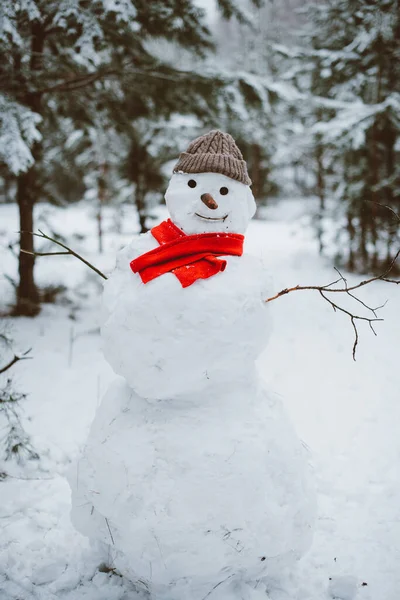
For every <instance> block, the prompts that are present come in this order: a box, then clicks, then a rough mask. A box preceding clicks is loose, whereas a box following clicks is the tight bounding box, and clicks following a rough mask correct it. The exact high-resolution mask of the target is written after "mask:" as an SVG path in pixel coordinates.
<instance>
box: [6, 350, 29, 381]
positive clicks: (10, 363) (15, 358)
mask: <svg viewBox="0 0 400 600" xmlns="http://www.w3.org/2000/svg"><path fill="white" fill-rule="evenodd" d="M31 350H32V348H29V350H27V351H26V352H24V353H23V355H22V356H17V355H16V354H14V358H13V359H12V360H10V362H9V363H8V364H6V365H5V366H4V367H2V368H1V369H0V375H1V374H2V373H5V372H6V371H8V369H11V367H12V366H13V365H15V363H17V362H18V361H19V360H28V359H30V358H32V356H27V354H29V352H30V351H31Z"/></svg>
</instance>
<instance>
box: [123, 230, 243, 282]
mask: <svg viewBox="0 0 400 600" xmlns="http://www.w3.org/2000/svg"><path fill="white" fill-rule="evenodd" d="M151 233H152V235H153V236H154V237H155V238H156V240H157V242H158V243H159V244H160V246H159V247H158V248H154V250H150V252H146V253H145V254H142V255H141V256H139V257H138V258H135V260H132V262H131V263H130V266H131V269H132V271H133V272H134V273H139V275H140V277H141V279H142V281H143V283H148V282H149V281H151V280H152V279H155V278H156V277H160V275H164V273H171V272H172V273H174V275H176V277H177V278H178V279H179V281H180V282H181V284H182V287H184V288H185V287H188V286H189V285H192V283H194V282H195V281H197V279H208V277H212V276H213V275H216V274H217V273H220V272H221V271H224V270H225V267H226V260H221V259H219V258H217V257H218V256H228V255H229V256H241V255H242V254H243V242H244V236H243V235H241V234H240V233H198V234H195V235H186V234H185V233H183V231H182V230H181V229H179V228H178V227H177V226H176V225H174V223H173V222H172V221H171V220H170V219H168V221H163V222H162V223H160V225H157V227H153V229H152V230H151Z"/></svg>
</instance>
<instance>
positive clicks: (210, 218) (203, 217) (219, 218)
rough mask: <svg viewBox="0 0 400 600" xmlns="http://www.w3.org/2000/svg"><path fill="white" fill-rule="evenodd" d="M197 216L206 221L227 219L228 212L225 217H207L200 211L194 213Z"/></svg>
mask: <svg viewBox="0 0 400 600" xmlns="http://www.w3.org/2000/svg"><path fill="white" fill-rule="evenodd" d="M194 214H195V215H196V217H200V219H204V220H205V221H225V219H226V218H227V216H228V213H227V214H226V215H225V216H224V217H205V216H204V215H199V213H197V212H195V213H194Z"/></svg>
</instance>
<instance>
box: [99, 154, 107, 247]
mask: <svg viewBox="0 0 400 600" xmlns="http://www.w3.org/2000/svg"><path fill="white" fill-rule="evenodd" d="M107 171H108V165H107V163H105V162H104V163H102V164H101V165H100V174H99V178H98V183H97V188H98V201H99V206H98V211H97V233H98V240H99V253H100V254H102V252H103V206H104V204H105V201H106V195H107V181H106V177H107Z"/></svg>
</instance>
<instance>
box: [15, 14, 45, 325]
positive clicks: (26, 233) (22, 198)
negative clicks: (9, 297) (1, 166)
mask: <svg viewBox="0 0 400 600" xmlns="http://www.w3.org/2000/svg"><path fill="white" fill-rule="evenodd" d="M44 40H45V31H44V27H43V25H42V24H41V23H38V22H35V23H33V25H32V38H31V60H30V70H31V72H32V73H35V72H36V71H39V70H40V69H41V66H42V55H43V48H44ZM41 100H42V98H41V95H40V94H31V93H29V92H27V94H26V96H25V98H24V103H25V104H26V105H27V106H29V108H30V109H31V110H32V111H34V112H35V113H37V114H41V108H42V107H41V104H42V102H41ZM40 153H41V146H40V143H38V142H35V143H34V145H33V148H32V156H33V159H34V161H35V162H34V164H33V165H32V167H31V168H30V169H29V170H28V171H27V172H26V173H22V174H20V175H19V176H18V179H17V202H18V206H19V224H20V232H21V233H20V250H26V251H28V252H33V251H34V243H33V240H34V238H33V236H32V235H30V232H33V230H34V223H33V210H34V205H35V202H36V200H37V196H38V193H39V185H38V181H37V180H38V172H37V165H36V163H37V161H38V160H39V159H40ZM34 266H35V257H34V256H31V255H29V254H25V253H24V252H20V254H19V265H18V272H19V285H18V289H17V299H16V300H17V301H16V306H15V309H14V313H15V314H17V315H24V316H29V317H32V316H34V315H36V314H38V312H39V311H40V297H39V291H38V289H37V287H36V284H35V279H34Z"/></svg>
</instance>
